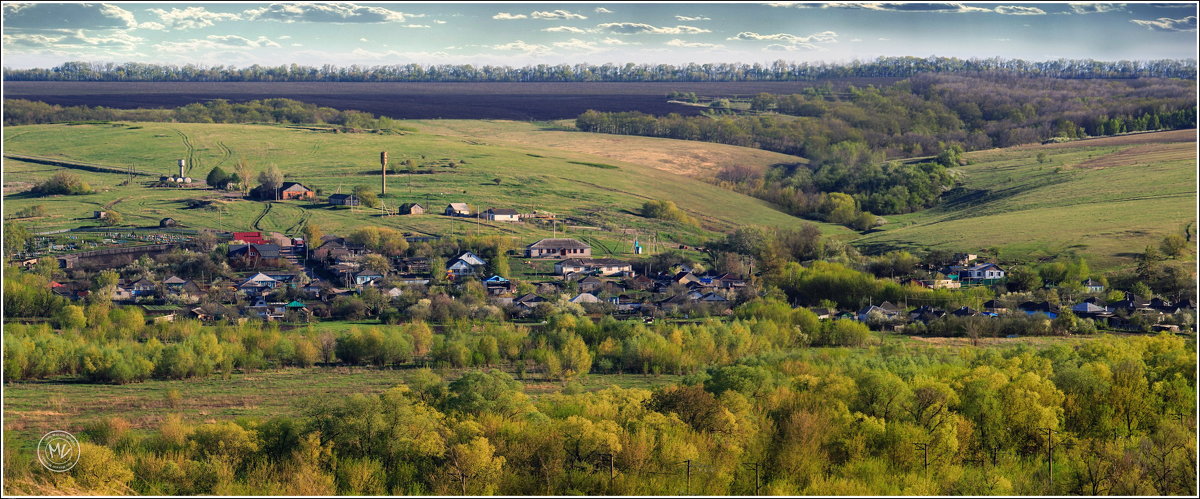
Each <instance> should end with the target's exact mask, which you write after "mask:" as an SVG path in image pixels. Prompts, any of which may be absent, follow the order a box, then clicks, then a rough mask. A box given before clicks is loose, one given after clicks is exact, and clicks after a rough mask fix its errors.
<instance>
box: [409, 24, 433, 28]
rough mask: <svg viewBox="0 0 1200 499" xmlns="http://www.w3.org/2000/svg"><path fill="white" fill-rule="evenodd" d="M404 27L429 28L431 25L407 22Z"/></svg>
mask: <svg viewBox="0 0 1200 499" xmlns="http://www.w3.org/2000/svg"><path fill="white" fill-rule="evenodd" d="M404 27H405V28H428V27H430V26H429V25H428V24H405V25H404Z"/></svg>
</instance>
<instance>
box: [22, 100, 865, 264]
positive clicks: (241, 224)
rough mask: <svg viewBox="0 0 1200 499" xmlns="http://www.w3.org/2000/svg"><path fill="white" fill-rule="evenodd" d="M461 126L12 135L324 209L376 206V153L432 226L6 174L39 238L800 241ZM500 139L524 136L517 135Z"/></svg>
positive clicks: (646, 174)
mask: <svg viewBox="0 0 1200 499" xmlns="http://www.w3.org/2000/svg"><path fill="white" fill-rule="evenodd" d="M458 123H459V122H450V123H448V124H445V125H443V124H429V123H426V122H415V123H413V124H412V125H413V127H414V128H415V129H416V131H415V132H403V133H401V134H372V133H361V134H344V133H343V134H339V133H331V132H329V131H327V130H322V129H315V128H307V127H287V126H273V125H213V124H185V123H114V124H80V125H68V124H56V125H30V126H16V127H7V128H6V129H5V152H6V154H9V155H26V156H33V157H39V158H48V159H52V160H63V161H78V162H85V163H93V164H100V165H105V166H111V167H115V168H116V169H118V170H120V169H125V168H130V167H132V168H135V169H137V170H144V171H147V172H150V173H152V174H161V175H168V174H171V173H173V172H175V171H176V170H175V168H176V166H175V165H176V160H177V159H179V158H185V159H188V161H189V162H188V164H189V167H188V174H189V175H191V176H193V177H197V178H201V179H202V178H203V177H204V176H205V175H206V174H207V172H208V171H209V170H210V169H211V168H213V167H216V166H220V167H221V168H222V169H224V170H226V171H230V172H232V171H233V166H234V163H236V162H237V161H239V160H244V161H246V162H247V163H248V164H250V165H251V167H252V168H254V169H255V170H256V171H262V170H264V169H266V168H267V167H268V166H269V165H275V166H278V167H279V168H280V170H282V171H283V173H284V174H285V180H286V181H296V182H301V183H303V184H305V185H307V186H308V187H310V188H312V189H314V190H318V191H319V194H320V195H322V196H328V195H330V194H334V193H349V192H351V191H352V190H353V188H354V187H355V186H366V187H368V188H371V189H372V190H374V191H376V192H378V187H379V162H378V158H379V152H380V151H388V153H389V158H390V163H391V164H392V165H400V164H402V163H403V162H405V161H406V160H412V161H413V162H414V163H415V164H416V165H417V167H416V168H414V170H416V171H418V172H419V173H400V174H389V176H388V193H387V195H386V196H383V197H382V198H381V200H382V201H383V203H384V205H385V206H386V207H389V208H391V209H395V208H396V207H397V206H399V205H400V204H401V203H406V202H417V203H420V204H422V205H424V206H426V207H428V208H429V210H430V211H431V212H432V213H430V214H425V215H419V216H391V217H382V216H380V215H381V213H380V212H379V211H378V210H368V209H365V208H358V209H353V210H351V209H349V208H346V207H337V208H334V207H331V206H329V205H327V204H324V203H322V202H314V201H283V202H275V203H263V202H257V201H248V200H242V199H239V198H238V197H237V196H229V195H224V194H221V193H218V192H215V191H212V190H209V189H204V188H157V187H148V186H147V182H148V181H149V180H151V179H152V178H151V177H134V178H133V182H132V183H130V184H128V185H121V184H122V183H124V182H126V181H127V180H129V177H128V176H127V175H124V174H120V173H109V172H97V171H89V170H81V169H75V170H73V171H74V172H75V173H78V174H79V175H80V176H82V177H83V179H84V180H85V181H86V182H88V183H89V184H90V185H92V187H93V188H95V189H96V191H97V193H95V194H90V195H82V196H51V197H31V196H30V195H29V194H28V193H25V192H23V191H25V190H27V189H28V188H29V187H30V186H32V185H33V184H34V183H37V182H39V181H41V180H44V179H45V178H48V177H49V176H51V175H52V174H53V173H55V172H57V171H60V170H62V167H59V166H51V165H46V164H39V163H34V162H26V161H20V160H17V159H14V158H13V157H11V156H10V157H7V158H6V160H5V163H4V174H5V182H6V183H5V204H6V212H10V211H15V210H18V209H21V208H22V207H25V206H31V205H36V204H41V205H44V206H45V207H46V208H47V209H48V211H49V212H50V213H51V214H52V215H51V216H49V217H44V218H40V219H31V220H26V223H27V224H28V225H29V226H31V228H32V229H34V230H35V231H46V230H56V229H67V228H73V227H79V226H95V225H98V223H99V221H97V220H90V219H89V218H90V217H91V215H92V212H93V211H94V210H101V209H111V210H115V211H118V212H121V213H122V214H123V215H124V216H125V219H126V222H127V223H128V224H130V225H134V226H156V225H157V224H158V221H159V220H160V219H161V218H163V217H168V216H169V217H172V218H175V219H176V220H177V221H179V222H180V223H181V224H183V225H184V226H187V227H190V228H215V229H222V230H264V231H278V232H283V233H296V232H297V231H298V230H299V228H300V227H301V226H302V225H303V224H304V223H306V221H310V220H311V221H313V222H315V223H317V224H318V225H320V226H321V227H322V228H323V229H324V230H325V231H326V232H327V233H329V232H339V231H341V232H346V231H348V230H350V229H351V228H353V227H357V226H361V225H365V224H371V225H381V226H387V227H392V228H396V229H400V230H403V231H406V232H410V233H413V234H428V235H438V236H441V235H472V234H474V235H488V234H497V233H499V234H503V235H512V236H514V237H518V238H520V239H521V240H533V239H536V238H540V237H546V236H548V235H550V234H553V233H555V230H557V233H558V234H560V235H561V234H563V231H564V230H566V231H567V234H568V235H571V234H577V235H579V236H580V237H585V238H593V239H595V240H596V241H597V242H599V243H600V245H601V246H603V247H604V248H605V249H601V250H600V251H598V253H599V254H620V253H624V252H629V251H631V245H632V239H633V238H634V237H640V238H641V240H642V241H643V242H645V241H647V240H651V239H652V238H654V237H655V234H657V236H658V240H659V242H660V243H663V244H660V245H659V247H656V248H651V250H652V251H655V250H659V249H666V246H667V243H668V242H670V243H684V244H688V245H695V244H700V243H702V242H703V241H704V240H706V239H707V238H709V237H711V236H712V235H713V234H714V233H715V232H724V231H727V230H729V229H732V228H735V227H738V226H741V225H745V224H756V225H766V226H775V227H792V226H795V225H796V224H798V223H800V220H799V219H797V218H795V217H792V216H789V215H786V214H783V213H781V212H779V211H777V210H775V209H774V208H772V207H771V206H769V205H768V204H767V203H765V202H763V201H760V200H757V199H754V198H751V197H748V196H744V195H741V194H737V193H734V192H730V191H727V190H724V189H721V188H719V187H716V186H714V185H711V184H708V183H705V182H703V181H700V180H697V179H693V178H689V177H686V176H683V175H679V174H677V173H674V172H673V171H672V170H673V169H672V168H667V169H661V167H660V164H659V163H657V162H655V161H653V160H647V159H645V158H642V159H640V160H639V159H638V157H637V155H636V154H627V155H625V156H622V158H623V159H618V158H613V157H607V156H600V155H593V154H587V153H586V152H578V151H573V150H569V149H567V148H563V147H561V146H554V145H540V144H539V143H538V142H537V141H534V140H511V139H503V140H494V139H493V138H491V136H490V135H488V134H487V133H483V132H481V133H479V134H475V135H470V136H468V135H467V134H465V133H464V132H463V131H461V130H458V131H448V130H454V127H455V126H456V124H458ZM497 126H499V127H509V128H512V127H516V125H512V124H508V123H501V124H499V125H497ZM526 126H532V125H526ZM518 128H519V127H518ZM554 133H567V132H554ZM580 135H581V136H583V135H591V134H582V133H580ZM629 139H630V144H632V145H631V146H630V147H627V148H626V147H620V146H618V147H614V149H626V150H629V151H638V150H648V149H650V148H652V147H654V146H655V144H651V143H649V141H647V140H646V139H643V138H640V137H630V138H629ZM510 140H511V141H510ZM605 140H608V139H607V138H606V139H605ZM650 140H651V141H654V142H658V143H661V142H663V141H662V139H650ZM669 142H679V143H680V144H676V145H675V147H688V148H690V149H691V150H693V151H694V152H695V153H696V154H698V155H705V156H706V157H709V158H710V159H709V160H707V161H708V162H709V163H714V164H715V163H717V162H720V161H724V160H725V159H726V158H731V157H739V158H740V157H745V158H749V159H750V160H751V161H757V162H759V163H764V162H770V161H774V160H775V159H776V158H774V157H771V156H764V155H760V154H759V153H761V151H755V150H752V149H744V150H743V148H730V147H728V146H719V145H715V144H712V145H710V144H700V143H687V142H682V141H669ZM451 164H453V165H454V166H450V165H451ZM155 180H156V179H155ZM196 199H203V200H215V202H214V203H213V206H214V207H212V208H204V207H201V208H189V207H187V205H186V203H187V201H189V200H196ZM650 200H671V201H674V202H675V203H676V204H678V205H679V206H680V208H682V209H683V210H685V211H687V212H688V213H689V214H690V215H692V216H693V217H695V218H697V219H698V220H699V221H700V222H701V225H702V228H693V227H687V226H682V225H679V224H674V223H668V222H663V221H659V220H651V219H647V218H644V217H642V216H641V215H640V214H639V211H640V208H641V205H642V203H644V202H646V201H650ZM450 202H467V203H469V204H470V205H471V207H472V209H473V210H476V211H481V210H485V209H487V208H489V207H497V208H502V207H510V208H514V209H517V210H518V211H520V212H522V213H532V212H534V211H537V212H548V213H553V214H556V215H557V216H558V218H560V219H564V218H566V219H568V220H567V222H566V223H565V224H561V223H560V224H559V225H558V228H557V229H554V230H552V229H551V228H550V227H549V226H539V225H536V224H534V223H518V224H508V223H493V222H488V221H484V220H480V219H474V218H451V217H445V216H441V215H438V214H434V213H438V212H440V211H441V210H442V209H443V208H444V207H445V206H446V204H448V203H450ZM216 206H220V208H216ZM564 225H566V227H565V229H564ZM572 226H578V227H598V228H600V229H572V228H571V227H572ZM606 229H607V230H606ZM621 229H627V231H626V232H629V234H626V233H623V232H622V231H621ZM823 229H824V230H825V231H828V232H829V233H832V234H839V233H840V234H849V231H847V230H846V229H843V228H840V227H837V226H834V225H828V224H825V225H823ZM577 230H578V231H582V232H576V231H577ZM634 233H640V236H635V235H634Z"/></svg>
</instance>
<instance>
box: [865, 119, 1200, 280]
mask: <svg viewBox="0 0 1200 499" xmlns="http://www.w3.org/2000/svg"><path fill="white" fill-rule="evenodd" d="M1195 134H1196V131H1195V130H1178V131H1171V132H1156V133H1147V134H1137V135H1129V136H1121V137H1109V138H1101V139H1090V140H1081V141H1074V142H1067V143H1060V144H1045V145H1030V146H1021V147H1013V148H1007V149H993V150H986V151H977V152H972V153H967V154H966V155H965V157H966V158H967V159H968V160H969V162H970V164H968V165H966V166H963V167H960V168H956V169H955V171H956V172H957V173H958V174H959V175H960V179H961V180H962V185H961V186H960V187H959V188H958V189H956V190H953V191H950V192H948V193H947V194H946V195H944V196H943V199H942V201H941V202H940V203H939V205H938V206H936V207H934V208H930V209H927V210H922V211H918V212H915V213H910V214H905V215H893V216H888V217H886V218H887V221H888V223H887V224H886V225H883V226H881V227H879V228H878V229H876V230H874V231H872V232H870V233H867V234H865V235H863V236H862V237H860V238H857V239H855V240H854V241H853V243H854V244H855V245H856V246H860V247H862V248H865V249H867V250H870V249H873V248H875V249H891V248H908V249H934V248H942V249H949V250H958V249H962V248H979V249H984V248H991V249H994V250H995V252H996V253H997V254H998V255H999V256H1000V258H1002V259H1004V260H1008V261H1032V260H1037V259H1052V258H1055V257H1058V256H1061V255H1071V254H1077V255H1083V256H1086V257H1087V258H1088V261H1089V262H1091V263H1092V266H1093V268H1097V269H1101V268H1103V269H1113V268H1122V267H1129V266H1131V265H1133V264H1134V263H1135V258H1136V257H1137V255H1139V254H1140V253H1141V252H1142V250H1143V249H1144V248H1145V247H1146V246H1147V245H1152V244H1153V245H1157V244H1158V242H1159V241H1160V240H1162V238H1163V236H1165V235H1166V234H1168V233H1172V232H1177V231H1182V230H1183V228H1184V227H1185V226H1187V225H1188V224H1194V223H1195V221H1196V217H1195V213H1196V211H1195V207H1196V155H1195V148H1196V142H1195ZM1039 155H1042V156H1041V157H1042V162H1039V161H1038V157H1039Z"/></svg>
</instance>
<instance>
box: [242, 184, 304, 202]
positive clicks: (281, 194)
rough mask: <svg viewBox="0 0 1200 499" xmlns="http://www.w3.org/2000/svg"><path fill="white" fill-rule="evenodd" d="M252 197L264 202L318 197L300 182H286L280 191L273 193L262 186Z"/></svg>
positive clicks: (252, 192)
mask: <svg viewBox="0 0 1200 499" xmlns="http://www.w3.org/2000/svg"><path fill="white" fill-rule="evenodd" d="M251 195H253V196H254V197H255V198H256V199H262V200H275V199H281V200H287V199H312V198H314V197H316V195H317V194H316V193H315V192H313V191H312V189H309V188H308V187H305V186H304V184H301V183H299V182H284V183H283V185H281V186H279V189H277V191H276V192H272V191H271V190H270V189H267V188H266V187H265V186H261V185H260V186H258V187H255V188H254V190H253V191H251Z"/></svg>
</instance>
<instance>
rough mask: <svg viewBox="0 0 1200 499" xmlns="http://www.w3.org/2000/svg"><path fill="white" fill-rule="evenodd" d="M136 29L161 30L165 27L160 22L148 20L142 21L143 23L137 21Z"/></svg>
mask: <svg viewBox="0 0 1200 499" xmlns="http://www.w3.org/2000/svg"><path fill="white" fill-rule="evenodd" d="M138 29H148V30H151V31H163V30H166V29H167V27H166V26H163V25H162V23H156V22H154V21H148V22H144V23H138Z"/></svg>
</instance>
